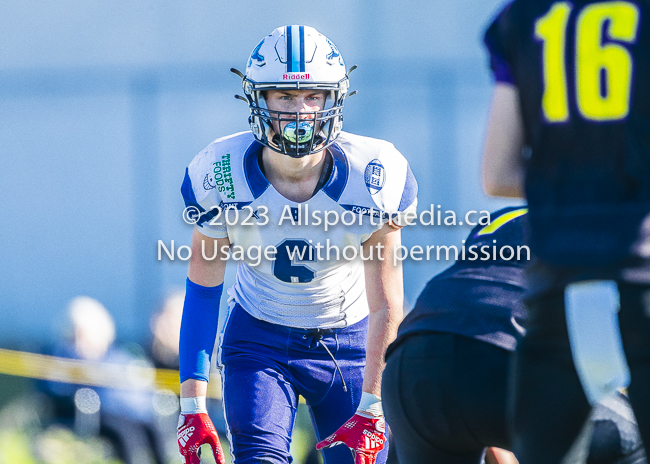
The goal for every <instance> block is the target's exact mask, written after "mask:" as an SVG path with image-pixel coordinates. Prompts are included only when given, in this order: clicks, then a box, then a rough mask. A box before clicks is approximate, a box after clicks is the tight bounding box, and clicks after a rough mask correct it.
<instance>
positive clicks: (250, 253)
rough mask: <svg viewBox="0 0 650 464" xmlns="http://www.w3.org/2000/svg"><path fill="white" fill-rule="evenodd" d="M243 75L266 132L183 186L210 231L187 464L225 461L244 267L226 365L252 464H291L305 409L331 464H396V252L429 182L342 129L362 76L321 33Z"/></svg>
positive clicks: (214, 160) (259, 50)
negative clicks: (390, 369)
mask: <svg viewBox="0 0 650 464" xmlns="http://www.w3.org/2000/svg"><path fill="white" fill-rule="evenodd" d="M233 71H234V72H235V73H236V74H238V75H239V76H240V77H241V78H242V88H243V92H244V95H245V96H244V97H239V98H240V99H243V100H245V101H246V102H247V103H248V105H249V108H250V118H249V123H250V128H251V130H250V131H248V132H240V133H237V134H233V135H230V136H227V137H222V138H219V139H217V140H215V141H214V142H212V143H211V144H210V145H209V146H208V147H207V148H206V149H205V150H203V151H202V152H201V153H199V154H198V155H197V156H196V157H195V158H194V159H193V160H192V162H191V163H190V165H189V167H188V168H187V171H186V176H185V180H184V182H183V186H182V193H183V197H184V199H185V203H186V205H187V209H186V211H191V212H192V215H193V216H192V217H193V218H195V219H196V221H195V222H196V227H195V230H194V234H193V237H192V247H191V248H192V258H191V260H190V265H189V272H188V280H187V287H186V288H187V291H186V299H185V305H184V310H183V319H182V325H181V340H180V375H181V382H182V383H181V416H180V421H179V432H178V441H179V449H180V452H181V455H182V456H183V458H184V459H187V460H189V462H191V463H198V462H199V461H198V459H199V458H198V457H197V449H198V447H199V446H200V444H201V443H210V444H211V445H212V447H213V450H214V451H215V459H217V462H218V463H219V464H221V463H222V462H223V455H222V452H221V448H220V447H219V445H218V437H217V436H216V432H215V430H214V427H213V425H212V422H211V420H210V418H209V417H208V416H207V414H206V409H205V395H206V388H207V381H208V379H209V369H210V357H211V354H212V348H213V346H214V344H215V336H216V331H217V320H218V308H219V299H220V297H221V292H222V287H223V279H224V272H225V266H226V261H227V259H228V257H231V260H232V261H235V262H236V263H237V275H236V278H235V283H234V285H233V286H232V288H230V289H229V290H228V292H229V295H230V298H229V305H228V313H227V315H226V318H225V323H224V327H223V329H222V332H221V336H220V340H219V353H218V363H219V366H220V369H221V375H222V384H223V404H224V412H225V418H226V426H227V432H228V438H229V440H230V444H231V447H230V449H231V453H232V454H233V457H234V459H235V460H236V462H237V463H238V464H246V463H255V464H257V463H261V462H264V463H277V464H280V463H289V462H291V456H290V454H289V448H290V443H291V433H292V429H293V426H294V420H295V414H296V409H297V405H298V396H299V395H300V396H302V397H304V398H305V400H306V402H307V404H308V406H309V409H310V412H311V416H312V419H313V424H314V428H315V431H316V436H317V437H318V439H319V440H321V441H320V442H319V443H318V445H317V447H318V449H323V450H324V451H323V456H324V459H325V462H326V463H328V464H342V463H353V462H354V463H356V464H365V463H367V464H373V463H374V462H375V460H377V462H379V463H383V462H385V459H386V457H385V456H386V454H387V449H386V448H385V447H384V444H385V441H386V438H385V435H384V420H383V412H382V408H381V398H380V396H379V395H380V382H381V372H382V370H383V353H384V352H385V350H386V347H387V346H388V344H389V343H390V342H391V341H392V340H393V338H394V336H395V333H396V330H397V325H398V324H399V321H400V319H401V314H402V300H403V283H402V271H401V268H400V266H399V265H395V264H394V263H393V254H394V250H395V248H396V247H397V246H399V245H400V243H401V235H400V233H401V232H400V227H401V225H403V224H405V222H406V218H407V216H408V214H409V213H414V212H415V208H416V193H417V183H416V182H415V178H414V176H413V174H412V172H411V169H410V168H409V165H408V163H407V162H406V160H405V159H404V157H403V156H402V155H401V154H400V153H399V152H398V151H397V150H396V149H395V147H394V146H393V145H392V144H390V143H388V142H385V141H383V140H377V139H371V138H367V137H361V136H358V135H353V134H349V133H347V132H343V131H342V121H343V119H342V109H343V102H344V100H345V98H346V97H347V96H348V95H349V91H348V90H349V89H348V85H349V84H348V71H347V70H346V68H345V64H344V62H343V59H342V57H341V54H340V52H339V51H338V49H337V47H336V46H335V45H334V44H333V43H332V42H331V41H330V40H329V39H328V38H327V37H325V36H323V35H321V34H320V33H318V32H317V31H316V30H315V29H313V28H311V27H308V26H297V25H292V26H285V27H280V28H277V29H275V30H274V31H273V32H272V33H271V34H269V35H268V36H267V37H265V38H264V39H263V40H262V41H261V42H259V44H258V45H257V46H256V47H255V48H254V50H253V52H252V53H251V55H250V58H249V60H248V63H247V65H246V70H245V72H244V73H241V72H239V71H236V70H233ZM339 444H343V445H346V446H347V448H346V446H336V445H339ZM348 448H349V449H348ZM382 449H384V451H382ZM350 450H351V451H352V453H351V452H350Z"/></svg>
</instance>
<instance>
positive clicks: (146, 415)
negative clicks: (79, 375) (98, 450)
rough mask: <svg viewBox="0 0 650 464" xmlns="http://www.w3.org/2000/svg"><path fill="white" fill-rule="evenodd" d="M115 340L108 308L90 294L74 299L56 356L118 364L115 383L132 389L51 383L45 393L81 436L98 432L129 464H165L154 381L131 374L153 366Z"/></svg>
mask: <svg viewBox="0 0 650 464" xmlns="http://www.w3.org/2000/svg"><path fill="white" fill-rule="evenodd" d="M114 342H115V324H114V322H113V318H112V317H111V315H110V314H109V312H108V311H107V310H106V308H105V307H104V306H103V305H102V304H101V303H100V302H99V301H97V300H95V299H93V298H90V297H87V296H78V297H76V298H74V299H73V300H72V301H71V302H70V303H69V305H68V311H67V318H66V321H65V325H64V328H63V340H62V343H61V344H60V345H58V346H57V347H55V349H54V350H53V353H52V354H54V355H55V356H60V357H67V358H72V359H81V360H87V361H95V362H102V363H107V364H110V365H113V366H115V369H114V371H113V370H112V369H108V368H106V370H108V371H113V372H114V373H115V379H116V380H117V381H118V382H124V384H122V385H124V386H125V387H127V388H106V387H93V386H83V385H77V384H68V383H61V382H51V381H48V382H44V383H43V384H42V385H43V386H44V388H43V390H44V391H45V393H47V394H48V395H49V396H50V397H51V398H52V399H53V402H54V405H55V414H56V419H57V420H58V421H60V422H62V423H64V424H66V425H68V426H73V428H74V429H75V431H76V432H77V433H81V434H92V433H93V432H96V433H98V434H99V435H100V436H102V437H105V438H107V439H108V440H109V441H110V442H111V443H112V444H113V446H114V447H115V451H116V454H117V456H118V458H119V459H121V460H122V461H123V462H124V463H125V464H136V463H137V464H142V463H146V462H151V460H153V462H155V463H156V464H163V463H165V462H166V459H165V450H164V442H163V440H162V439H161V437H160V436H159V433H158V431H157V428H156V426H155V420H154V419H155V413H154V409H153V393H152V391H151V386H152V383H153V380H154V379H153V377H152V376H150V377H148V378H143V376H142V375H139V376H138V375H132V372H130V371H133V370H134V369H133V368H137V367H151V366H152V364H151V362H150V361H148V360H147V359H146V358H145V357H144V352H143V351H142V350H141V349H140V350H134V349H131V350H127V349H124V348H121V347H118V346H116V345H115V343H114ZM133 351H140V352H139V353H134V352H133ZM137 372H142V371H137ZM89 375H92V374H90V373H89ZM126 382H129V384H128V385H127V384H126ZM95 424H96V426H95ZM93 429H95V430H93Z"/></svg>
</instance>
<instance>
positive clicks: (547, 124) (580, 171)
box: [483, 0, 650, 464]
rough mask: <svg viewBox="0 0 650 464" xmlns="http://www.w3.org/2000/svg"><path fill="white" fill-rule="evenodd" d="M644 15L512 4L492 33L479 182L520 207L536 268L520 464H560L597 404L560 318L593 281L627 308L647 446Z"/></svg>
mask: <svg viewBox="0 0 650 464" xmlns="http://www.w3.org/2000/svg"><path fill="white" fill-rule="evenodd" d="M649 8H650V2H648V1H647V0H634V1H625V0H624V1H616V2H594V1H585V0H577V1H572V2H568V1H553V0H515V1H513V2H511V3H509V4H508V5H507V6H506V7H505V8H504V9H503V11H502V12H501V13H500V14H499V15H498V16H497V18H496V19H495V20H494V21H493V22H492V24H491V26H490V27H489V28H488V30H487V32H486V34H485V43H486V45H487V47H488V50H489V52H490V60H491V67H492V70H493V73H494V76H495V80H496V85H495V90H494V96H493V101H492V107H491V113H490V119H489V125H488V133H487V138H486V143H485V149H484V161H483V180H484V184H485V188H486V191H487V192H488V193H489V194H492V195H497V196H507V197H521V196H525V198H526V199H527V202H528V206H529V210H530V212H529V216H530V247H531V251H532V253H533V255H535V256H536V262H535V265H534V266H532V267H531V269H530V272H529V279H530V284H531V288H530V291H531V295H530V297H529V298H528V300H527V301H528V306H529V309H530V311H531V320H530V323H529V327H530V330H529V332H528V334H527V336H526V337H525V339H524V340H523V342H522V343H521V344H520V345H519V346H518V350H517V351H518V358H517V359H518V364H517V368H516V381H515V386H516V389H515V423H514V430H515V437H514V439H515V441H514V445H515V450H516V451H517V454H518V456H519V458H520V460H521V462H522V463H523V464H530V463H538V462H539V463H542V462H543V463H545V464H548V463H556V462H560V460H561V459H562V458H563V456H564V455H565V454H566V452H567V450H569V449H570V447H571V445H572V444H573V443H574V440H575V439H576V437H577V436H578V435H579V433H580V430H581V429H582V427H583V424H584V421H585V418H586V417H587V415H588V414H589V411H590V409H591V406H590V403H591V404H593V403H594V402H595V401H596V400H597V398H596V397H594V395H592V393H591V389H590V388H587V387H588V386H589V385H590V384H591V383H592V381H591V375H587V374H589V373H587V372H582V371H581V374H580V375H579V374H578V371H576V367H574V362H573V359H572V356H571V346H570V344H569V342H568V338H569V337H568V331H567V327H566V318H565V307H566V306H567V305H566V302H567V301H570V300H571V298H573V295H575V294H576V292H577V291H578V289H579V286H580V285H582V284H580V282H586V281H589V282H591V281H593V282H594V283H593V285H594V286H593V288H594V290H596V289H597V290H598V291H599V292H602V294H603V295H605V294H609V295H612V299H616V298H620V314H619V322H620V333H621V336H622V339H623V346H624V349H625V355H626V357H627V362H628V364H629V368H630V373H631V384H630V387H629V395H630V401H631V404H632V406H633V408H634V412H635V414H636V417H637V419H638V422H639V428H640V431H641V436H642V437H643V438H644V441H645V442H646V443H650V397H649V396H648V391H650V227H649V226H650V88H648V86H647V85H645V82H648V80H649V79H650V28H649V27H648V24H647V19H648V15H649V13H650V12H649V11H648V9H649ZM616 292H618V294H619V295H618V296H617V295H616ZM578 365H580V360H579V359H576V366H578ZM583 387H584V391H585V392H586V394H585V392H583Z"/></svg>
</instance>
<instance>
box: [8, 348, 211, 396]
mask: <svg viewBox="0 0 650 464" xmlns="http://www.w3.org/2000/svg"><path fill="white" fill-rule="evenodd" d="M0 374H6V375H15V376H19V377H29V378H32V379H40V380H52V381H55V382H64V383H73V384H79V385H88V386H94V387H107V388H117V389H123V390H169V391H172V392H174V393H175V394H177V395H179V394H180V379H179V376H178V371H177V370H174V369H155V368H153V367H148V366H142V365H138V364H137V362H133V363H131V364H128V365H123V364H110V363H101V362H92V361H81V360H77V359H68V358H60V357H57V356H48V355H44V354H36V353H28V352H25V351H12V350H5V349H1V348H0ZM208 397H210V398H216V399H221V378H220V376H219V375H216V374H211V375H210V383H209V385H208Z"/></svg>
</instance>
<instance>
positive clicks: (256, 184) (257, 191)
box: [244, 141, 270, 198]
mask: <svg viewBox="0 0 650 464" xmlns="http://www.w3.org/2000/svg"><path fill="white" fill-rule="evenodd" d="M261 149H262V144H261V143H259V142H257V141H254V142H253V143H251V144H250V145H249V147H248V149H247V150H246V153H245V154H244V175H245V176H246V182H247V183H248V188H249V189H250V190H251V193H252V194H253V198H259V197H260V196H261V195H262V194H263V193H264V192H266V189H267V188H268V187H269V185H270V184H269V181H268V180H267V179H266V177H264V174H262V170H261V169H260V163H259V161H258V156H259V153H260V150H261Z"/></svg>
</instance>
